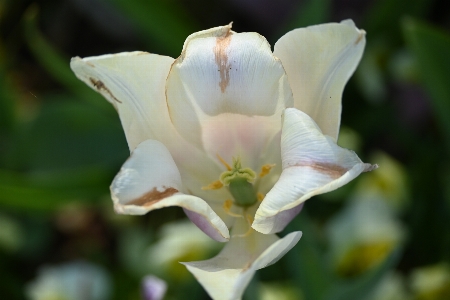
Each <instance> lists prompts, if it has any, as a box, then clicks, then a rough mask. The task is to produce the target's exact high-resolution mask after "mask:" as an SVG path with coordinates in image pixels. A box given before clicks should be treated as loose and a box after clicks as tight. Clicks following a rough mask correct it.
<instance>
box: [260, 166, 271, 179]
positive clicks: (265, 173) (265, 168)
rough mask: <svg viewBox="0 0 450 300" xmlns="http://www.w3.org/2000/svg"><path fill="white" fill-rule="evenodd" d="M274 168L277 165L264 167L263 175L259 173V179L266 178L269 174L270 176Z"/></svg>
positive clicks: (262, 169)
mask: <svg viewBox="0 0 450 300" xmlns="http://www.w3.org/2000/svg"><path fill="white" fill-rule="evenodd" d="M273 167H275V164H266V165H264V166H262V168H261V173H259V177H264V176H266V175H267V174H269V173H270V170H272V168H273Z"/></svg>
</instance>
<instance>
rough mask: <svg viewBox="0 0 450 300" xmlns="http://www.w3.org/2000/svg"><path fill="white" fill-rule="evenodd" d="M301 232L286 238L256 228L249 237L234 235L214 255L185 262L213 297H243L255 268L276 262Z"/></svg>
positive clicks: (221, 299) (224, 299) (219, 299)
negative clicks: (206, 258) (265, 233)
mask: <svg viewBox="0 0 450 300" xmlns="http://www.w3.org/2000/svg"><path fill="white" fill-rule="evenodd" d="M301 236H302V233H301V232H299V231H298V232H292V233H290V234H288V235H286V236H285V237H284V238H282V239H279V238H278V237H277V236H276V235H263V234H260V233H258V232H253V233H252V234H251V235H250V236H248V237H245V238H241V237H232V238H231V239H230V241H229V242H228V243H227V244H226V245H225V247H224V248H223V250H222V251H221V252H220V253H219V254H218V255H217V256H216V257H214V258H212V259H209V260H204V261H197V262H188V263H183V264H184V265H186V267H187V268H188V270H189V271H190V272H191V273H192V274H193V275H194V276H195V277H196V278H197V280H198V281H199V282H200V284H201V285H202V286H203V287H204V288H205V290H206V291H207V292H208V294H209V295H210V296H211V298H213V299H216V300H236V299H241V297H242V294H243V293H244V290H245V288H246V287H247V285H248V284H249V282H250V280H251V279H252V277H253V275H254V274H255V272H256V271H257V270H259V269H262V268H265V267H267V266H270V265H272V264H274V263H276V262H277V261H278V260H279V259H280V258H281V257H283V256H284V255H285V254H286V253H287V252H288V251H289V250H290V249H292V247H294V246H295V245H296V244H297V242H298V241H299V240H300V238H301Z"/></svg>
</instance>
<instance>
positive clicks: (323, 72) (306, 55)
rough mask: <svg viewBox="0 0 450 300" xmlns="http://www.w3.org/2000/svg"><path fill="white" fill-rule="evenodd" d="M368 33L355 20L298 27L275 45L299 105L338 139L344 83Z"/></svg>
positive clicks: (354, 66) (352, 68)
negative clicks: (357, 26) (359, 27)
mask: <svg viewBox="0 0 450 300" xmlns="http://www.w3.org/2000/svg"><path fill="white" fill-rule="evenodd" d="M365 43H366V41H365V32H364V30H360V29H358V28H356V27H355V24H354V23H353V21H351V20H345V21H343V22H341V23H329V24H322V25H316V26H310V27H306V28H300V29H295V30H292V31H290V32H288V33H287V34H285V35H284V36H283V37H281V38H280V39H279V40H278V42H277V43H276V44H275V50H274V55H275V56H277V57H278V58H280V59H281V61H282V63H283V66H284V68H285V70H286V73H287V75H288V78H289V83H290V85H291V88H292V92H293V93H294V101H295V105H294V106H295V108H297V109H299V110H301V111H303V112H305V113H307V114H308V115H309V116H310V117H311V118H313V119H314V121H315V122H316V123H317V125H319V127H320V129H321V130H322V132H323V133H324V134H325V135H328V136H331V137H333V138H334V139H335V140H337V136H338V133H339V125H340V120H341V108H342V106H341V98H342V92H343V90H344V86H345V84H346V83H347V81H348V79H349V78H350V76H351V75H352V74H353V72H354V71H355V69H356V67H357V65H358V63H359V61H360V59H361V56H362V53H363V50H364V46H365Z"/></svg>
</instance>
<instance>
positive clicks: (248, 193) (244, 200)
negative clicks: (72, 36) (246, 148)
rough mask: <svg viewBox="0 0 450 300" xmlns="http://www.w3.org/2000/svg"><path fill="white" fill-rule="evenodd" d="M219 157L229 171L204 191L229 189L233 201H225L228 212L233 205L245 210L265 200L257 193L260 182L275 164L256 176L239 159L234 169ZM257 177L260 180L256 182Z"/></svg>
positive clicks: (263, 167) (235, 159)
mask: <svg viewBox="0 0 450 300" xmlns="http://www.w3.org/2000/svg"><path fill="white" fill-rule="evenodd" d="M217 157H218V158H219V160H220V162H221V163H222V164H223V165H224V166H225V167H226V169H227V170H226V171H225V172H222V174H220V176H219V180H216V181H214V182H212V183H211V184H209V185H207V186H204V187H202V189H203V190H217V189H220V188H222V187H226V188H228V190H229V191H230V194H231V195H232V196H233V201H232V200H226V201H225V204H224V207H225V208H226V210H230V208H231V206H232V205H233V204H234V205H236V206H238V207H242V208H244V209H245V208H247V207H250V206H252V205H254V204H255V203H256V202H258V201H259V202H261V201H262V200H263V199H264V195H263V194H261V193H258V192H257V190H258V185H259V180H260V179H261V178H262V177H264V176H266V175H267V174H269V173H270V170H271V169H272V168H273V167H274V166H275V165H274V164H266V165H264V166H262V167H261V172H260V173H259V175H258V176H256V173H255V171H253V170H252V169H250V168H243V167H242V164H241V160H240V158H239V157H238V158H233V167H231V166H230V165H229V164H228V163H227V162H226V161H225V160H224V159H223V158H222V157H220V156H217ZM257 177H259V178H258V179H257V180H256V178H257Z"/></svg>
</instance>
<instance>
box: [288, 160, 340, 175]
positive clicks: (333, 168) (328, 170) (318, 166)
mask: <svg viewBox="0 0 450 300" xmlns="http://www.w3.org/2000/svg"><path fill="white" fill-rule="evenodd" d="M290 167H309V168H311V169H314V170H315V171H317V172H320V173H322V174H325V175H328V176H330V177H331V178H333V179H337V178H339V177H341V176H342V175H344V174H345V173H346V172H347V171H348V169H346V168H344V167H341V166H339V165H335V164H331V163H320V162H314V163H311V164H305V163H303V164H302V163H299V164H295V165H292V166H290Z"/></svg>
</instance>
